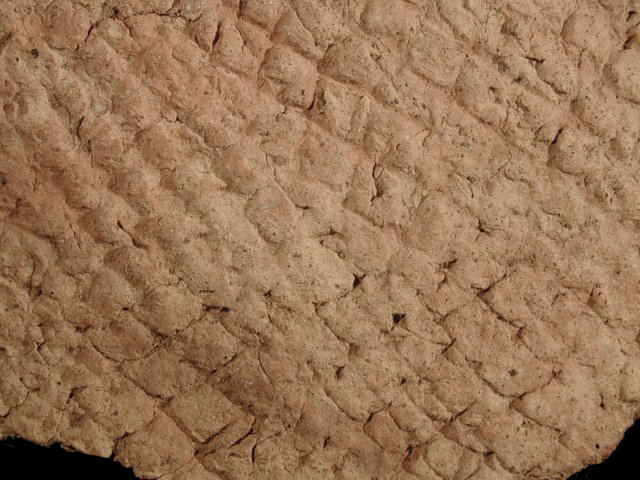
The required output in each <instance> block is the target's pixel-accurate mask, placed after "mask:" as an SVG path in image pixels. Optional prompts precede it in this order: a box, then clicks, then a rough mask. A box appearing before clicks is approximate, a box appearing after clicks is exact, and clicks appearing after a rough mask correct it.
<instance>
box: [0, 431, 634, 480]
mask: <svg viewBox="0 0 640 480" xmlns="http://www.w3.org/2000/svg"><path fill="white" fill-rule="evenodd" d="M638 457H640V420H639V421H637V422H636V423H635V424H634V425H633V426H631V427H630V428H629V429H628V430H627V432H626V433H625V435H624V439H623V440H622V442H621V443H620V445H619V446H618V448H617V449H616V450H615V451H614V452H613V453H612V454H611V456H610V457H609V458H607V459H606V460H605V461H604V462H602V463H601V464H599V465H591V466H589V467H587V468H585V469H584V470H583V471H581V472H578V473H576V474H575V475H573V476H571V477H570V478H569V480H632V479H636V478H640V477H638V476H637V470H638V464H639V463H640V461H639V458H638ZM0 465H2V469H3V471H4V472H19V476H16V477H14V478H45V477H43V475H47V476H53V477H54V478H58V477H59V478H64V479H67V480H73V479H76V478H77V479H83V480H84V479H87V478H91V479H101V478H105V479H107V478H108V479H110V480H136V476H135V475H134V474H133V471H132V470H131V469H130V468H125V467H123V466H122V465H120V464H119V463H117V462H115V461H113V460H112V459H109V458H100V457H94V456H91V455H84V454H82V453H77V452H69V451H67V450H64V449H63V448H61V447H60V446H59V445H52V446H50V447H41V446H38V445H34V444H33V443H31V442H27V441H26V440H21V439H17V438H8V439H5V440H2V441H0ZM7 478H8V477H7Z"/></svg>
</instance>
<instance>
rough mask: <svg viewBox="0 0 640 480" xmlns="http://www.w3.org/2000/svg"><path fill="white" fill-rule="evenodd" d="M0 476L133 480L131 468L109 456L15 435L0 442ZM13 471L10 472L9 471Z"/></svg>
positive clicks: (67, 479)
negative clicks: (41, 443)
mask: <svg viewBox="0 0 640 480" xmlns="http://www.w3.org/2000/svg"><path fill="white" fill-rule="evenodd" d="M0 466H1V467H2V472H3V473H0V478H6V479H7V480H10V479H14V478H15V479H19V478H20V479H32V478H33V479H39V478H63V479H65V480H74V479H78V480H80V479H83V480H86V479H102V478H104V479H113V480H136V479H137V477H136V476H135V475H134V474H133V470H132V469H130V468H125V467H123V466H122V465H120V464H119V463H118V462H116V461H114V460H113V459H110V458H101V457H95V456H93V455H85V454H83V453H78V452H69V451H67V450H65V449H63V448H62V447H60V445H51V446H49V447H41V446H39V445H35V444H33V443H31V442H27V441H26V440H21V439H19V438H6V439H4V440H1V441H0ZM9 472H14V473H9Z"/></svg>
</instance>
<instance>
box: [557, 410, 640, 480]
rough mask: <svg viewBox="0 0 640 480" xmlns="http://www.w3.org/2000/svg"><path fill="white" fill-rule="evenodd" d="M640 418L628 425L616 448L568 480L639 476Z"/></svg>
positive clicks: (629, 479)
mask: <svg viewBox="0 0 640 480" xmlns="http://www.w3.org/2000/svg"><path fill="white" fill-rule="evenodd" d="M638 467H640V420H636V422H635V423H634V424H633V425H632V426H631V427H629V429H628V430H627V431H626V432H625V434H624V438H623V439H622V442H620V445H618V448H616V449H615V450H614V451H613V453H612V454H611V456H610V457H609V458H607V459H606V460H605V461H604V462H602V463H600V464H598V465H591V466H590V467H587V468H585V469H584V470H582V471H581V472H578V473H576V474H575V475H572V476H571V477H569V480H632V479H636V478H640V473H639V472H638V471H639V470H640V468H638Z"/></svg>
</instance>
